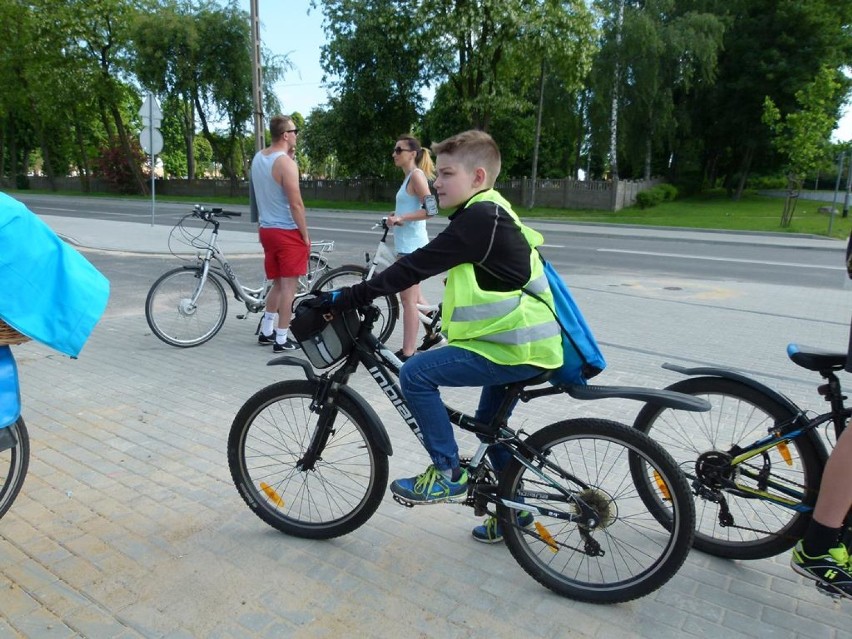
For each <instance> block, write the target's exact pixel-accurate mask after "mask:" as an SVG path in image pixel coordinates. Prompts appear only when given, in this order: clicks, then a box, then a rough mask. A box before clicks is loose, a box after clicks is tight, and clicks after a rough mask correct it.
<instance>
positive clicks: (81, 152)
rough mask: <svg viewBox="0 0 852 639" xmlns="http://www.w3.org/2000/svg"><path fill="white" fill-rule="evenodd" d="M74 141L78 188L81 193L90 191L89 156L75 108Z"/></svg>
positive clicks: (90, 171) (90, 172)
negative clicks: (78, 180) (78, 179)
mask: <svg viewBox="0 0 852 639" xmlns="http://www.w3.org/2000/svg"><path fill="white" fill-rule="evenodd" d="M74 141H75V142H76V149H75V152H76V155H77V175H78V177H79V178H80V190H81V191H82V192H83V193H91V191H92V183H91V179H92V178H91V175H92V170H91V168H90V167H89V157H88V155H87V154H86V143H85V141H84V140H83V130H82V128H81V127H80V118H79V117H78V115H77V109H76V107H75V109H74Z"/></svg>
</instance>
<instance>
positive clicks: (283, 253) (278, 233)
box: [260, 228, 311, 280]
mask: <svg viewBox="0 0 852 639" xmlns="http://www.w3.org/2000/svg"><path fill="white" fill-rule="evenodd" d="M260 245H261V246H262V247H263V254H264V258H263V267H264V269H266V277H268V278H269V279H271V280H272V279H275V278H278V277H299V276H300V275H304V274H305V273H307V272H308V257H309V256H310V254H311V247H310V246H309V245H307V244H305V241H304V240H303V239H302V234H301V233H300V232H299V230H298V229H292V230H290V229H266V228H261V229H260Z"/></svg>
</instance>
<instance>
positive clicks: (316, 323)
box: [290, 304, 361, 368]
mask: <svg viewBox="0 0 852 639" xmlns="http://www.w3.org/2000/svg"><path fill="white" fill-rule="evenodd" d="M360 326H361V320H360V318H359V317H358V313H357V312H355V311H354V310H349V311H340V310H332V311H327V312H325V313H324V312H323V311H320V310H319V309H315V308H309V307H307V306H305V305H304V304H299V305H298V306H297V307H296V308H295V310H294V317H293V321H291V322H290V332H291V333H293V337H295V338H296V341H297V342H299V345H300V346H301V347H302V351H303V352H304V353H305V356H306V357H307V358H308V361H310V363H311V364H312V365H313V366H314V368H328V367H329V366H331V365H332V364H335V363H336V362H339V361H340V360H342V359H343V358H344V357H346V356H347V355H349V353H350V352H351V351H352V349H353V348H354V346H355V336H356V335H357V334H358V329H359V328H360Z"/></svg>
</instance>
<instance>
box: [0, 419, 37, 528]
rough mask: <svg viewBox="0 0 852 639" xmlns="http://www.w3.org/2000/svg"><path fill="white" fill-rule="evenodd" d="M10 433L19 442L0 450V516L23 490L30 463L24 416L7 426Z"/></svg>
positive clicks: (28, 438) (28, 437) (28, 440)
mask: <svg viewBox="0 0 852 639" xmlns="http://www.w3.org/2000/svg"><path fill="white" fill-rule="evenodd" d="M7 428H8V429H9V431H10V433H9V434H11V435H12V437H13V438H14V439H15V440H16V441H17V442H18V443H17V444H15V445H14V446H12V447H11V448H7V449H6V450H2V451H0V479H2V481H3V483H2V485H0V517H3V515H5V514H6V511H7V510H9V507H10V506H11V505H12V502H14V501H15V498H16V497H17V496H18V493H20V492H21V486H23V485H24V478H26V476H27V468H28V467H29V463H30V436H29V433H27V427H26V425H25V424H24V419H23V417H18V420H17V421H16V422H15V423H14V424H12V425H11V426H8V427H7Z"/></svg>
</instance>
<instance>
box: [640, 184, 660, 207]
mask: <svg viewBox="0 0 852 639" xmlns="http://www.w3.org/2000/svg"><path fill="white" fill-rule="evenodd" d="M662 201H663V192H662V191H661V190H660V189H659V188H657V187H656V186H655V187H654V188H651V189H648V190H647V191H641V192H639V193H637V194H636V204H637V205H638V206H639V208H640V209H649V208H651V207H652V206H657V204H659V203H660V202H662Z"/></svg>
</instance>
